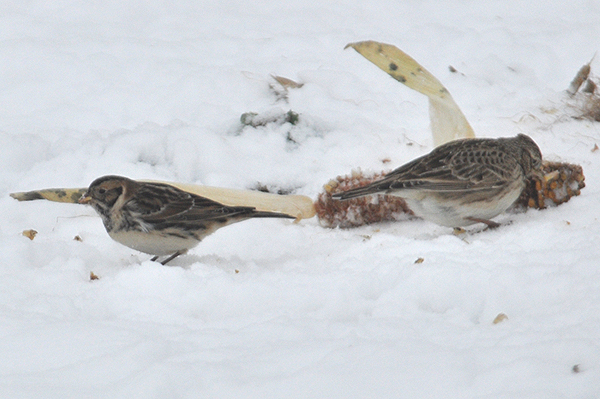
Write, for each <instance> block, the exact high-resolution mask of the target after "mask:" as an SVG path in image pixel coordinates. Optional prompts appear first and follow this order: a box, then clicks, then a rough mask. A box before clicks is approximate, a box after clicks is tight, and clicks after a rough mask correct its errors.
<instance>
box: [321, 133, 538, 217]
mask: <svg viewBox="0 0 600 399" xmlns="http://www.w3.org/2000/svg"><path fill="white" fill-rule="evenodd" d="M541 167H542V153H541V151H540V148H539V147H538V145H537V144H536V143H535V141H533V139H532V138H531V137H529V136H527V135H525V134H518V135H517V136H515V137H507V138H497V139H492V138H465V139H458V140H453V141H450V142H448V143H445V144H442V145H440V146H438V147H436V148H435V149H434V150H433V151H431V152H430V153H428V154H426V155H423V156H421V157H419V158H416V159H414V160H413V161H411V162H408V163H406V164H404V165H403V166H400V167H399V168H397V169H395V170H393V171H392V172H390V173H388V174H387V175H385V177H384V178H382V179H381V180H378V181H375V182H373V183H371V184H369V185H367V186H364V187H360V188H356V189H352V190H348V191H345V192H341V193H336V194H334V195H332V197H333V199H335V200H347V199H351V198H356V197H362V196H366V195H374V194H384V195H393V196H396V197H401V198H403V199H404V200H405V201H406V203H407V205H408V207H409V208H410V209H411V210H412V211H413V212H414V214H415V215H416V216H420V217H421V218H423V219H425V220H429V221H431V222H434V223H437V224H438V225H441V226H446V227H453V228H461V227H464V226H469V225H472V224H476V223H484V224H486V225H487V226H489V227H498V226H499V224H498V223H496V222H494V221H492V220H491V219H492V218H494V217H495V216H498V215H499V214H501V213H502V212H504V211H505V210H507V209H508V208H509V207H510V206H511V205H512V204H513V203H514V202H515V201H516V200H517V199H518V198H519V196H520V195H521V192H522V191H523V189H524V188H525V185H526V181H527V179H528V178H530V177H532V176H537V177H538V178H539V177H541V176H542V171H541Z"/></svg>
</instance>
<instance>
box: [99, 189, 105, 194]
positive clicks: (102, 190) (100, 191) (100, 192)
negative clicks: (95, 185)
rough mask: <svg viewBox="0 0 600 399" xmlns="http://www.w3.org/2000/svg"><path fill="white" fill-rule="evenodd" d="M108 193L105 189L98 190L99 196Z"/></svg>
mask: <svg viewBox="0 0 600 399" xmlns="http://www.w3.org/2000/svg"><path fill="white" fill-rule="evenodd" d="M104 193H106V189H105V188H101V189H99V190H98V194H104Z"/></svg>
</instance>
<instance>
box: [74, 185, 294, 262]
mask: <svg viewBox="0 0 600 399" xmlns="http://www.w3.org/2000/svg"><path fill="white" fill-rule="evenodd" d="M79 203H81V204H89V205H91V206H92V207H93V208H94V209H95V210H96V212H98V214H99V215H100V217H101V218H102V222H104V227H105V228H106V231H107V232H108V235H109V236H110V237H111V238H112V239H113V240H115V241H117V242H119V243H121V244H123V245H125V246H128V247H129V248H133V249H135V250H138V251H141V252H145V253H147V254H151V255H155V256H154V257H153V258H152V260H153V261H156V260H157V259H158V257H159V256H167V255H170V256H169V257H168V258H166V259H165V260H163V261H162V262H161V263H162V264H163V265H165V264H167V263H168V262H170V261H171V260H173V259H175V258H176V257H177V256H179V255H182V254H185V253H186V252H187V251H188V250H189V249H190V248H193V247H195V246H196V245H198V243H199V242H200V241H201V240H202V239H203V238H204V237H206V236H208V235H209V234H211V233H213V232H215V231H216V230H217V229H220V228H221V227H224V226H227V225H229V224H232V223H236V222H241V221H243V220H246V219H251V218H288V219H294V217H293V216H290V215H286V214H283V213H275V212H262V211H257V210H256V209H255V208H254V207H247V206H227V205H223V204H221V203H219V202H216V201H213V200H211V199H208V198H205V197H201V196H199V195H196V194H193V193H189V192H187V191H183V190H180V189H178V188H176V187H173V186H171V185H168V184H162V183H150V182H138V181H135V180H131V179H128V178H126V177H122V176H103V177H100V178H98V179H96V180H94V181H93V182H92V184H91V185H90V187H89V188H88V190H87V191H86V192H85V193H84V194H83V196H82V197H81V199H80V200H79Z"/></svg>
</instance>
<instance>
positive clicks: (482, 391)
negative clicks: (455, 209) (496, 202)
mask: <svg viewBox="0 0 600 399" xmlns="http://www.w3.org/2000/svg"><path fill="white" fill-rule="evenodd" d="M598 21H600V3H598V2H597V1H589V0H573V1H569V2H563V1H557V0H554V1H550V2H547V3H545V4H543V5H539V4H537V3H535V2H527V1H517V0H509V1H507V0H501V1H499V0H495V1H486V2H476V1H438V0H426V1H421V0H419V1H417V0H407V1H397V2H390V1H385V0H369V1H358V0H357V1H347V2H344V1H322V2H307V1H306V0H292V1H287V2H276V1H260V0H259V1H254V2H247V1H234V0H230V1H221V2H209V1H206V2H200V1H187V2H186V1H174V2H161V1H157V0H154V1H145V2H124V1H112V0H109V1H77V0H57V1H52V2H47V1H27V2H17V1H7V2H3V3H2V4H1V5H0V56H1V58H2V62H1V63H0V103H1V104H2V106H1V107H0V170H1V173H0V194H1V195H0V215H1V218H2V224H1V225H0V234H1V236H2V239H1V242H0V248H1V252H2V259H3V261H2V264H1V267H0V355H1V358H2V362H0V397H2V398H13V399H14V398H42V397H43V398H84V397H85V398H519V399H523V398H582V399H583V398H585V399H587V398H590V399H591V398H598V397H599V395H600V261H599V259H600V247H599V245H598V240H599V238H600V222H599V220H598V217H599V215H600V193H599V188H598V181H600V151H596V152H592V148H593V147H594V144H596V143H598V144H600V124H599V123H597V122H596V123H593V122H589V121H585V120H575V119H572V118H571V117H570V115H571V114H572V113H573V110H572V109H570V107H569V105H568V104H567V97H566V95H565V93H564V90H565V89H566V88H567V86H568V84H569V82H570V80H571V79H572V78H573V76H574V74H575V72H576V71H577V70H578V69H579V68H580V67H581V66H582V65H583V64H584V63H586V62H588V61H589V60H590V59H591V58H592V56H593V55H594V54H595V52H596V51H597V50H599V49H600V41H599V40H598V38H600V24H599V23H598ZM369 39H371V40H378V41H382V42H386V43H392V44H395V45H396V46H398V47H399V48H401V49H403V50H404V51H406V52H407V53H408V54H410V55H411V56H413V57H414V58H415V59H417V60H418V61H419V62H420V63H421V64H422V65H424V66H425V67H426V68H427V69H428V70H430V71H431V72H432V73H433V74H434V75H435V76H436V77H438V78H439V79H440V80H441V81H442V82H443V83H444V84H445V85H446V87H447V88H448V89H449V90H450V92H451V93H452V94H453V97H454V98H455V100H456V102H457V103H458V104H459V105H460V107H461V109H462V110H463V112H464V113H465V115H466V116H467V118H468V119H469V121H470V122H471V124H472V126H473V128H474V130H475V132H476V134H477V135H478V136H481V137H499V136H514V135H515V134H517V133H519V132H522V133H526V134H528V135H530V136H531V137H533V138H534V139H535V140H536V141H537V142H538V144H539V145H540V147H541V149H542V151H543V153H544V155H545V157H546V158H547V159H550V160H557V161H566V162H573V163H577V164H581V165H582V166H583V168H584V173H585V175H586V183H587V187H586V188H585V189H584V190H583V191H582V195H581V196H580V197H577V198H574V199H573V200H571V201H570V202H569V203H567V204H565V205H562V206H560V207H556V208H552V209H548V210H544V211H529V212H527V213H524V214H505V215H502V216H500V217H499V218H498V219H497V220H498V221H501V222H505V223H508V222H511V223H509V224H507V225H505V226H503V227H501V228H499V229H497V230H493V231H484V232H480V229H478V228H473V229H470V232H469V234H467V236H466V237H463V238H458V237H456V236H454V235H452V234H451V231H450V230H449V229H447V228H443V227H439V226H436V225H433V224H430V223H427V222H424V221H420V220H410V221H406V222H398V223H388V224H379V225H371V226H365V227H361V228H358V229H353V230H339V229H336V230H330V229H325V228H322V227H320V226H319V224H318V221H317V220H316V219H310V220H304V221H302V222H301V223H299V224H292V223H290V222H288V221H283V220H252V221H247V222H244V223H239V224H237V225H233V226H230V227H228V228H226V229H223V230H220V231H218V232H217V233H215V234H214V235H212V236H210V237H208V238H207V239H206V240H205V241H204V242H203V243H202V244H201V245H200V246H198V247H197V248H196V249H194V250H193V251H192V252H191V254H190V255H188V256H184V257H180V258H178V259H177V260H176V261H174V262H173V267H163V266H160V265H159V264H157V263H153V262H150V261H149V258H150V257H149V256H147V255H144V254H140V253H137V252H135V251H133V250H130V249H129V248H126V247H123V246H120V245H119V244H117V243H116V242H114V241H112V240H111V239H110V238H109V237H108V235H107V234H106V232H105V231H104V228H103V227H102V223H101V221H100V219H99V218H98V217H97V216H96V215H95V214H94V212H93V210H92V209H91V208H89V207H83V206H79V205H71V204H59V203H52V202H48V201H34V202H17V201H15V200H13V199H12V198H10V197H9V196H8V194H9V193H10V192H15V191H26V190H32V189H39V188H46V187H84V186H87V185H88V184H89V183H90V182H91V181H92V180H93V179H94V178H96V177H99V176H101V175H105V174H121V175H126V176H129V177H132V178H147V179H161V180H173V181H181V182H189V183H197V184H207V185H215V186H223V187H234V188H255V187H257V186H258V185H263V186H266V187H269V188H271V189H273V190H277V189H283V190H291V191H293V192H294V193H298V194H304V195H308V196H310V197H312V198H316V196H317V194H318V193H319V192H320V191H321V189H322V185H323V184H324V183H326V182H327V181H328V180H329V179H331V178H334V177H335V176H337V175H339V174H346V173H349V172H350V171H351V170H352V169H353V168H357V167H361V168H362V169H363V170H372V171H380V170H383V169H387V168H391V167H395V166H399V165H401V164H402V163H404V162H406V161H409V160H411V159H412V158H415V157H416V156H419V155H422V154H424V153H426V152H428V151H430V150H431V148H432V137H431V133H430V130H429V119H428V113H427V100H426V98H425V97H424V96H422V95H420V94H418V93H416V92H413V91H411V90H409V89H407V88H405V87H404V86H402V85H401V84H399V83H398V82H396V81H394V80H393V79H391V78H390V77H389V76H387V75H386V74H385V73H384V72H382V71H381V70H379V69H377V67H375V66H374V65H372V64H371V63H370V62H368V61H367V60H365V59H364V58H363V57H361V56H360V55H359V54H357V53H356V52H354V51H353V50H346V51H344V50H343V48H344V46H345V45H346V44H347V43H349V42H355V41H361V40H369ZM450 65H452V66H453V67H454V68H455V69H456V70H457V71H458V72H457V73H452V72H450V71H449V68H448V67H449V66H450ZM594 70H595V71H600V61H598V60H597V59H596V60H594V61H593V62H592V71H594ZM270 75H280V76H284V77H287V78H290V79H293V80H295V81H298V82H302V83H304V86H303V87H302V88H300V89H296V90H292V91H290V93H289V100H288V102H287V103H286V102H285V101H282V100H277V97H276V96H275V95H274V94H273V92H272V91H271V90H270V89H269V84H270V83H272V82H273V80H272V78H271V77H270ZM290 109H291V110H293V111H295V112H297V113H299V114H300V115H301V119H300V123H299V124H298V125H297V126H293V127H292V126H290V125H275V124H271V125H268V126H266V127H259V128H251V127H246V128H242V127H241V126H240V122H239V120H240V116H241V115H242V114H243V113H246V112H257V113H259V114H260V115H273V114H277V113H279V112H281V113H283V112H287V111H288V110H290ZM288 134H289V135H291V137H292V138H293V139H294V141H295V142H291V141H290V140H287V139H286V138H287V136H288ZM386 158H387V159H389V160H390V162H389V163H387V164H385V165H384V164H383V163H382V160H384V159H386ZM30 228H33V229H35V230H37V231H38V232H39V234H38V236H37V237H36V238H35V239H34V240H33V241H30V240H29V239H27V238H25V237H23V236H22V235H21V231H22V230H24V229H30ZM76 235H79V236H80V237H81V238H82V240H83V241H81V242H80V241H75V240H74V239H73V238H74V237H75V236H76ZM418 258H423V259H424V261H423V262H422V263H415V260H417V259H418ZM90 272H93V273H95V274H96V275H97V276H99V279H98V280H95V281H90ZM499 313H505V314H506V315H507V316H508V319H507V320H505V321H504V322H502V323H499V324H493V323H492V321H493V320H494V318H495V317H496V316H497V315H498V314H499ZM574 366H576V367H575V369H574Z"/></svg>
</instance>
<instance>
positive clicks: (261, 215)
mask: <svg viewBox="0 0 600 399" xmlns="http://www.w3.org/2000/svg"><path fill="white" fill-rule="evenodd" d="M250 216H251V217H253V218H285V219H296V216H292V215H288V214H286V213H277V212H264V211H255V212H252V213H251V214H250Z"/></svg>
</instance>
